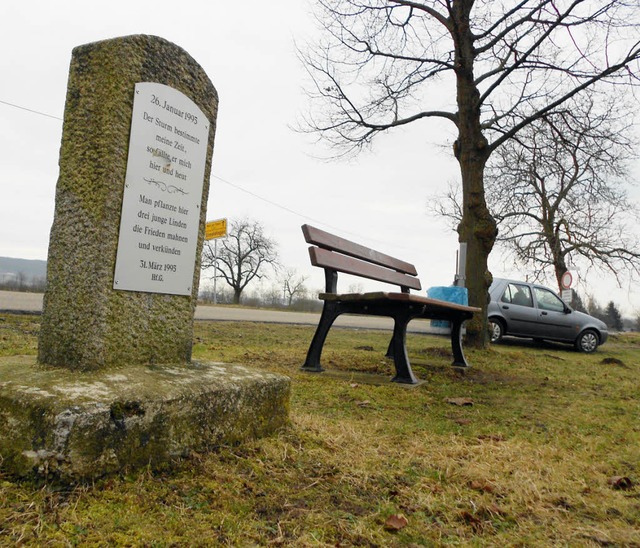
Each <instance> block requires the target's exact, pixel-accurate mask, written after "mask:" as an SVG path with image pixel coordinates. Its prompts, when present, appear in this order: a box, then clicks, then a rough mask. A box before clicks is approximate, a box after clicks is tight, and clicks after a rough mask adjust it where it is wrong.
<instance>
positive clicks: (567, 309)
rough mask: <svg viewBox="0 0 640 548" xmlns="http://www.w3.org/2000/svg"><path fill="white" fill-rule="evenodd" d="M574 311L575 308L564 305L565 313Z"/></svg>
mask: <svg viewBox="0 0 640 548" xmlns="http://www.w3.org/2000/svg"><path fill="white" fill-rule="evenodd" d="M572 312H573V310H571V308H569V307H568V306H567V305H566V304H565V305H564V313H565V314H571V313H572Z"/></svg>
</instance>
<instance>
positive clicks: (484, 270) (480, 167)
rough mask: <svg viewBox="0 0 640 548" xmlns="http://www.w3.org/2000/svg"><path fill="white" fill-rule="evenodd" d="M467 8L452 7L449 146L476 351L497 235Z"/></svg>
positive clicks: (464, 3)
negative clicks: (453, 115)
mask: <svg viewBox="0 0 640 548" xmlns="http://www.w3.org/2000/svg"><path fill="white" fill-rule="evenodd" d="M472 7H473V1H472V0H461V1H459V2H454V4H453V9H452V12H451V17H452V21H453V30H452V31H453V33H454V34H455V36H454V40H453V41H454V44H455V46H456V50H455V56H456V58H455V73H456V80H457V105H458V120H457V122H458V139H457V140H456V142H455V143H454V154H455V156H456V158H457V160H458V163H459V165H460V174H461V178H462V195H463V202H462V221H461V222H460V225H459V226H458V235H459V241H460V242H466V244H467V259H466V267H465V277H466V286H467V289H468V291H469V304H470V305H471V306H477V307H479V308H482V309H483V312H482V313H481V314H476V315H475V316H474V318H473V319H472V320H471V321H469V322H467V324H466V327H467V342H468V343H469V344H470V345H472V346H476V347H480V348H481V347H484V346H485V345H486V344H487V341H488V332H487V315H486V308H487V304H488V297H489V295H488V290H489V286H490V285H491V281H492V276H491V273H490V272H489V268H488V258H489V253H490V252H491V249H492V248H493V244H494V242H495V239H496V236H497V233H498V232H497V228H496V222H495V220H494V218H493V217H492V216H491V214H490V213H489V209H488V208H487V204H486V200H485V195H484V168H485V165H486V162H487V159H488V158H489V154H490V150H489V147H488V143H487V139H486V137H485V136H484V135H483V133H482V127H481V125H480V93H479V91H478V88H477V86H476V83H475V81H474V74H473V62H474V58H475V52H474V46H473V34H472V32H471V28H470V26H469V19H470V11H471V8H472Z"/></svg>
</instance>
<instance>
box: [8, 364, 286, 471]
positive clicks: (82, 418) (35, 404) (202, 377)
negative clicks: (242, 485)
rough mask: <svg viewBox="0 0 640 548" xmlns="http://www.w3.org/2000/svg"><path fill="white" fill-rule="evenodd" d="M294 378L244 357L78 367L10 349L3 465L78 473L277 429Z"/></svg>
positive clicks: (158, 460) (154, 462)
mask: <svg viewBox="0 0 640 548" xmlns="http://www.w3.org/2000/svg"><path fill="white" fill-rule="evenodd" d="M289 391H290V381H289V379H288V378H287V377H283V376H282V375H277V374H271V373H265V372H262V371H256V370H251V369H249V368H246V367H242V366H237V365H227V364H220V363H201V364H192V365H190V366H175V365H171V366H162V365H158V366H154V367H148V366H140V365H137V366H127V367H126V368H125V367H123V368H114V369H110V370H108V371H105V370H102V371H89V372H82V373H80V372H72V371H68V370H66V369H63V368H52V367H48V368H47V367H43V366H41V365H38V364H36V362H35V358H33V357H9V358H6V357H5V358H0V455H2V463H1V464H0V467H1V468H2V469H4V470H6V471H8V472H9V473H11V474H13V475H17V476H33V475H36V476H48V477H54V478H59V479H61V480H63V481H68V482H70V481H77V480H83V479H89V478H95V477H99V476H102V475H105V474H110V473H117V472H122V471H124V470H127V469H133V468H137V467H143V466H147V465H151V466H152V467H154V468H157V467H164V466H167V465H170V464H171V463H172V462H175V460H176V459H177V458H179V457H181V456H184V455H186V454H188V453H189V452H190V451H196V452H201V451H205V450H207V449H211V448H213V447H215V446H216V445H219V444H222V443H234V442H238V441H242V440H245V439H247V438H254V437H259V436H263V435H267V434H269V433H272V432H273V431H274V430H276V429H278V428H280V427H282V426H284V425H285V424H287V421H288V412H289Z"/></svg>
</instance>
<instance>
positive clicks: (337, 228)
mask: <svg viewBox="0 0 640 548" xmlns="http://www.w3.org/2000/svg"><path fill="white" fill-rule="evenodd" d="M0 103H2V104H3V105H7V106H10V107H13V108H17V109H19V110H24V111H26V112H31V113H32V114H38V115H39V116H46V117H47V118H53V119H54V120H60V121H62V118H60V117H59V116H54V115H52V114H47V113H46V112H40V111H39V110H34V109H31V108H27V107H23V106H20V105H16V104H14V103H9V102H8V101H3V100H2V99H0ZM211 176H212V177H213V178H214V179H217V180H218V181H221V182H223V183H225V184H226V185H229V186H230V187H233V188H235V189H236V190H240V191H241V192H244V193H246V194H249V195H250V196H253V197H254V198H257V199H258V200H262V201H263V202H266V203H268V204H270V205H272V206H274V207H277V208H278V209H281V210H283V211H286V212H287V213H291V214H292V215H295V216H296V217H300V218H301V219H303V220H305V221H311V222H314V223H317V224H320V225H322V226H324V227H327V228H331V229H333V230H338V231H340V232H341V233H343V234H349V235H351V236H355V237H356V238H359V239H364V240H369V241H372V242H377V243H379V244H383V245H391V243H390V242H383V241H381V240H376V239H374V238H371V237H369V236H364V235H362V234H358V233H356V232H351V231H349V230H345V229H344V228H341V227H338V226H335V225H332V224H330V223H326V222H324V221H321V220H320V219H314V218H313V217H310V216H308V215H305V214H303V213H300V212H298V211H295V210H293V209H291V208H289V207H287V206H285V205H282V204H279V203H277V202H274V201H273V200H270V199H269V198H265V197H264V196H260V195H259V194H256V193H255V192H251V191H250V190H247V189H246V188H243V187H241V186H240V185H237V184H235V183H232V182H231V181H227V180H226V179H223V178H222V177H219V176H217V175H213V174H212V175H211ZM393 246H394V247H400V248H404V249H411V250H415V248H413V247H409V246H403V245H398V244H397V243H395V244H393ZM415 251H417V250H415Z"/></svg>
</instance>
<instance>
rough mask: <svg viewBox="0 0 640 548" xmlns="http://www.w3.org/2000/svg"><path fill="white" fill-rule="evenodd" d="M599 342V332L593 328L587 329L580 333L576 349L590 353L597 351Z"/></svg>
mask: <svg viewBox="0 0 640 548" xmlns="http://www.w3.org/2000/svg"><path fill="white" fill-rule="evenodd" d="M599 343H600V340H599V339H598V334H597V333H596V332H595V331H594V330H593V329H587V330H586V331H583V332H582V333H580V335H578V338H577V339H576V349H577V350H578V351H580V352H586V353H587V354H590V353H591V352H595V351H596V348H598V344H599Z"/></svg>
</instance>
